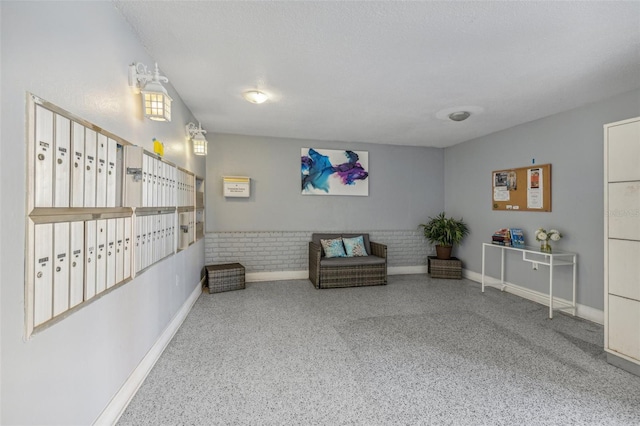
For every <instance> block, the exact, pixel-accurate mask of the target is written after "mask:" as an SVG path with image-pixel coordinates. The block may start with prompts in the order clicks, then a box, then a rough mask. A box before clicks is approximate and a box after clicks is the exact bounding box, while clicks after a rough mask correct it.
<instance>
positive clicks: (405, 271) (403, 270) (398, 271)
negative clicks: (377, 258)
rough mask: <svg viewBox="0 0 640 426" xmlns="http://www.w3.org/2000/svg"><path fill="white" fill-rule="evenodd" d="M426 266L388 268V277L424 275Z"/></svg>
mask: <svg viewBox="0 0 640 426" xmlns="http://www.w3.org/2000/svg"><path fill="white" fill-rule="evenodd" d="M426 273H427V265H417V266H389V267H388V268H387V274H388V275H409V274H426Z"/></svg>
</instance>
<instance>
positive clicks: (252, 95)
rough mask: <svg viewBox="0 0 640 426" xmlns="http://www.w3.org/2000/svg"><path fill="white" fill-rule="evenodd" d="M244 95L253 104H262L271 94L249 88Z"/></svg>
mask: <svg viewBox="0 0 640 426" xmlns="http://www.w3.org/2000/svg"><path fill="white" fill-rule="evenodd" d="M242 96H243V97H244V98H245V99H246V100H247V101H249V102H251V103H252V104H261V103H263V102H264V101H266V100H267V99H269V95H267V94H266V93H264V92H261V91H259V90H248V91H246V92H244V93H243V94H242Z"/></svg>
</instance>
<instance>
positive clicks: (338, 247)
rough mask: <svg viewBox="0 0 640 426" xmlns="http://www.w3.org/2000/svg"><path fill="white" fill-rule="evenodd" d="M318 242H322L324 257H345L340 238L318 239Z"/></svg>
mask: <svg viewBox="0 0 640 426" xmlns="http://www.w3.org/2000/svg"><path fill="white" fill-rule="evenodd" d="M320 244H322V248H323V250H324V255H325V257H346V254H345V253H344V246H343V245H342V238H335V239H333V240H320Z"/></svg>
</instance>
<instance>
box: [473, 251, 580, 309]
mask: <svg viewBox="0 0 640 426" xmlns="http://www.w3.org/2000/svg"><path fill="white" fill-rule="evenodd" d="M487 247H492V248H495V249H499V250H500V251H501V253H500V257H501V262H500V283H499V285H493V284H488V283H485V273H484V270H485V269H484V267H485V251H486V248H487ZM507 250H510V251H515V252H520V253H522V261H523V262H529V263H531V264H532V265H533V268H534V269H537V265H546V266H548V267H549V318H553V310H554V299H553V268H554V267H556V266H571V267H572V268H573V273H572V278H573V280H572V281H573V296H572V300H571V303H566V302H562V301H559V300H556V301H555V305H556V307H555V309H558V310H562V309H568V310H571V311H572V312H571V313H572V314H573V315H574V316H575V314H576V268H577V263H578V262H577V259H578V255H577V254H576V253H570V252H566V251H559V250H555V251H554V252H553V253H546V252H542V251H540V249H539V248H536V247H529V246H526V247H525V248H516V247H508V246H500V245H496V244H491V243H482V292H483V293H484V287H485V286H492V287H496V288H500V290H502V291H504V289H505V287H506V284H505V282H504V259H505V252H506V251H507Z"/></svg>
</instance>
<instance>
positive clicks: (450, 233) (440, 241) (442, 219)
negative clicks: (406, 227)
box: [419, 212, 469, 246]
mask: <svg viewBox="0 0 640 426" xmlns="http://www.w3.org/2000/svg"><path fill="white" fill-rule="evenodd" d="M419 228H422V230H423V232H424V237H425V238H426V239H427V240H429V242H430V243H431V244H435V245H440V246H452V245H454V244H460V242H461V241H462V240H463V239H464V237H466V236H467V235H469V227H468V226H467V224H466V223H464V221H463V220H462V218H460V219H454V218H451V217H446V216H445V214H444V212H442V213H440V214H439V215H437V216H436V217H429V222H427V223H423V224H420V226H419Z"/></svg>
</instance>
